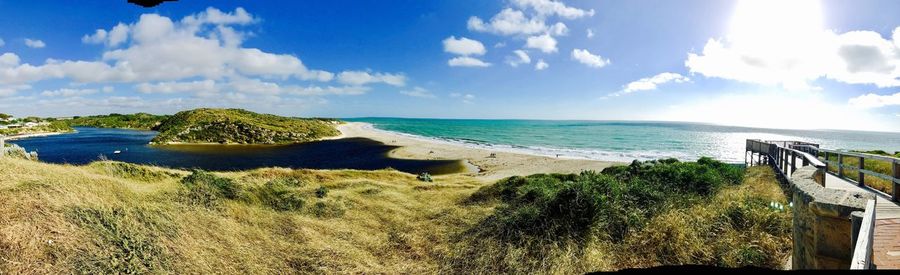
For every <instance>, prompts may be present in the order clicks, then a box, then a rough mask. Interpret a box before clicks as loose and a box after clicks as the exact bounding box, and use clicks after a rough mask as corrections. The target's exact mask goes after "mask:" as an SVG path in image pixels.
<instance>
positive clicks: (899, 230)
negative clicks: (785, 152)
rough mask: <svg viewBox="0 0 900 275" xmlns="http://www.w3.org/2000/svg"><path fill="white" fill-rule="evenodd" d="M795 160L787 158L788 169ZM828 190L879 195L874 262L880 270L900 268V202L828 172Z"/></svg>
mask: <svg viewBox="0 0 900 275" xmlns="http://www.w3.org/2000/svg"><path fill="white" fill-rule="evenodd" d="M791 160H792V159H791V158H787V159H785V166H787V167H791ZM796 160H797V162H798V163H797V165H796V166H797V167H800V166H801V164H800V161H802V159H799V158H798V159H796ZM787 170H788V171H787V173H786V176H788V177H790V174H791V171H790V169H787ZM826 171H827V170H826ZM895 186H896V185H895ZM825 188H830V189H840V190H847V191H854V192H861V193H869V194H872V195H874V196H875V232H874V237H873V246H872V263H873V264H874V265H875V268H876V269H900V203H898V202H895V201H893V200H891V196H890V195H889V194H885V193H882V192H880V191H877V190H875V189H872V188H869V187H866V186H859V184H857V183H856V182H855V181H851V180H848V179H846V178H841V177H838V176H837V175H834V174H832V173H831V172H826V173H825Z"/></svg>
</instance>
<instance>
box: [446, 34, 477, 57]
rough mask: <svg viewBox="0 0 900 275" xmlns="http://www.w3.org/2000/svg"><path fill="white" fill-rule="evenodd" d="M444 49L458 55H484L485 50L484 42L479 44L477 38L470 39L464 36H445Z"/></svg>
mask: <svg viewBox="0 0 900 275" xmlns="http://www.w3.org/2000/svg"><path fill="white" fill-rule="evenodd" d="M443 42H444V51H445V52H448V53H452V54H458V55H463V56H466V55H484V53H486V52H487V50H486V49H485V48H484V44H481V42H479V41H478V40H472V39H469V38H465V37H460V38H456V36H450V37H447V39H444V41H443Z"/></svg>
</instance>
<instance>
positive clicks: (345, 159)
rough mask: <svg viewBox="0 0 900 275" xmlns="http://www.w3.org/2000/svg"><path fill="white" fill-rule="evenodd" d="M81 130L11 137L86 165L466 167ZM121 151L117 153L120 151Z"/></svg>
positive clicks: (346, 145)
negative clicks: (168, 142)
mask: <svg viewBox="0 0 900 275" xmlns="http://www.w3.org/2000/svg"><path fill="white" fill-rule="evenodd" d="M76 130H77V131H78V132H77V133H72V134H64V135H56V136H47V137H37V138H30V139H24V140H17V141H11V142H10V143H15V144H18V145H19V146H22V147H24V148H25V149H27V150H29V151H37V152H38V157H39V158H40V160H41V161H44V162H51V163H69V164H86V163H90V162H92V161H96V160H99V159H101V158H102V157H105V158H107V159H109V160H116V161H123V162H130V163H139V164H151V165H158V166H164V167H172V168H199V169H205V170H215V171H229V170H246V169H254V168H260V167H289V168H311V169H361V170H375V169H384V168H388V167H390V168H394V169H397V170H400V171H404V172H409V173H421V172H429V173H431V174H435V175H440V174H447V173H454V172H458V171H462V170H463V169H465V167H464V165H463V164H462V163H461V162H460V161H445V160H406V159H395V158H390V157H388V152H390V151H391V150H393V149H395V148H397V147H396V146H391V145H386V144H383V143H381V142H378V141H375V140H371V139H365V138H349V139H338V140H325V141H318V142H310V143H304V144H295V145H284V146H242V145H176V146H159V145H149V144H148V143H149V142H150V140H151V139H153V137H154V136H156V132H154V131H135V130H123V129H100V128H84V127H78V128H76ZM117 150H119V151H122V153H121V154H113V152H114V151H117Z"/></svg>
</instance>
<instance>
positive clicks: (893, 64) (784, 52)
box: [685, 24, 900, 89]
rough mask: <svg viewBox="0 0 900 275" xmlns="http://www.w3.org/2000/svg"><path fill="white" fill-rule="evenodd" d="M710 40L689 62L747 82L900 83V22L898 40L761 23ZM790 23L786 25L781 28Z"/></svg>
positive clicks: (796, 85)
mask: <svg viewBox="0 0 900 275" xmlns="http://www.w3.org/2000/svg"><path fill="white" fill-rule="evenodd" d="M754 28H760V29H753V30H752V31H743V32H742V31H741V29H738V30H735V31H734V32H733V33H730V34H729V35H728V36H726V37H725V38H721V39H709V41H707V42H706V45H705V46H704V47H703V50H702V51H701V52H700V53H689V54H688V58H687V60H686V61H685V66H687V67H688V68H689V69H690V71H691V73H698V74H702V75H704V76H706V77H715V78H723V79H730V80H736V81H741V82H747V83H755V84H764V85H780V86H783V87H785V88H787V89H810V88H811V85H810V83H811V82H813V81H815V80H818V79H823V78H827V79H832V80H835V81H839V82H843V83H848V84H872V85H875V86H878V87H897V86H900V46H898V45H900V42H898V40H900V27H898V28H896V29H894V31H893V37H892V39H887V38H883V37H882V36H881V35H880V34H879V33H877V32H873V31H850V32H845V33H836V32H834V31H831V30H824V29H818V28H812V27H810V28H807V29H793V28H787V27H784V26H769V25H767V24H759V26H755V27H754ZM779 28H786V29H779Z"/></svg>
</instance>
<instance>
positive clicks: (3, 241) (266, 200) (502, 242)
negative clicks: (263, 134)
mask: <svg viewBox="0 0 900 275" xmlns="http://www.w3.org/2000/svg"><path fill="white" fill-rule="evenodd" d="M766 169H767V168H766V167H753V168H750V169H749V170H747V171H746V173H745V172H744V171H742V170H741V169H739V168H735V167H731V166H727V165H724V164H721V163H719V162H716V161H711V160H708V159H704V160H701V161H699V162H696V163H693V162H691V163H683V162H675V161H671V160H666V161H659V162H643V163H635V164H632V165H630V166H622V167H616V168H612V169H607V170H605V171H603V172H585V173H582V174H577V175H533V176H527V177H513V178H508V179H504V180H501V181H499V182H497V183H494V184H488V183H484V182H481V181H479V180H476V179H473V178H471V177H467V176H463V175H443V176H435V177H434V179H435V182H439V183H440V184H435V183H426V182H421V181H419V180H418V179H416V175H411V174H406V173H402V172H397V171H393V170H382V171H354V170H332V171H323V170H303V169H301V170H294V169H283V168H266V169H256V170H250V171H238V172H206V171H182V170H172V169H165V168H159V167H151V166H143V165H133V164H125V163H118V162H108V161H104V162H96V163H92V164H90V165H86V166H72V165H53V164H45V163H40V162H34V161H27V160H23V159H17V158H0V175H2V177H0V272H2V273H12V274H17V273H101V274H106V273H186V274H193V273H251V274H258V273H439V272H443V273H467V274H469V273H475V274H478V273H497V272H503V273H566V274H571V273H583V272H587V271H597V270H615V269H620V268H628V267H646V266H656V265H663V264H688V263H695V264H709V265H720V266H742V265H754V266H763V267H778V266H779V263H780V262H781V261H782V260H783V259H784V257H785V256H786V253H787V251H789V247H790V239H789V234H790V215H789V212H786V211H776V210H773V209H770V208H768V206H767V205H768V203H769V202H772V201H777V202H779V203H782V204H786V202H785V196H784V194H783V192H782V191H781V188H780V187H779V186H778V184H777V182H776V181H775V178H774V174H772V172H771V170H766ZM320 190H327V192H321V191H320ZM323 193H324V195H322V194H323Z"/></svg>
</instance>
